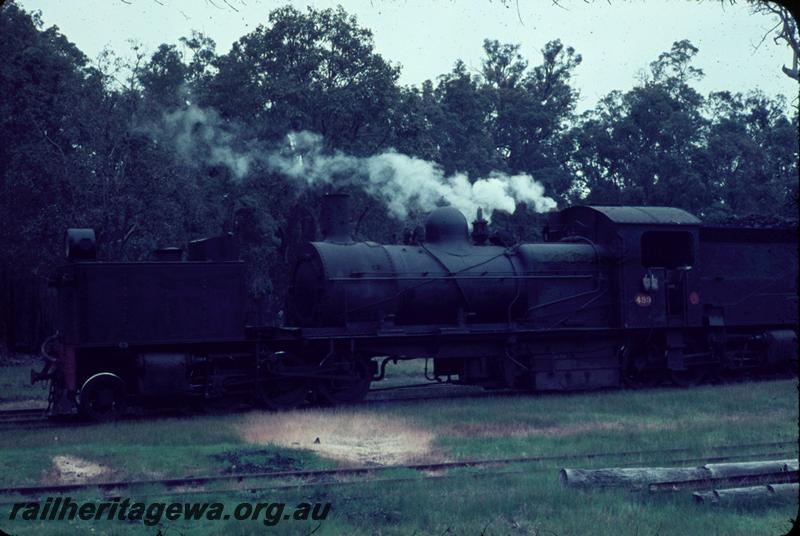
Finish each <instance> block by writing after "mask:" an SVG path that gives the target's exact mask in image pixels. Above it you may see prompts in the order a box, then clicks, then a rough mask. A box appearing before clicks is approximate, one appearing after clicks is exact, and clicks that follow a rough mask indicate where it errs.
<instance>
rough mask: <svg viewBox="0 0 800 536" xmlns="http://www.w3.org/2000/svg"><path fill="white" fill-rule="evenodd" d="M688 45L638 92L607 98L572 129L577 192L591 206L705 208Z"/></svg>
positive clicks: (700, 127) (697, 99) (663, 59)
mask: <svg viewBox="0 0 800 536" xmlns="http://www.w3.org/2000/svg"><path fill="white" fill-rule="evenodd" d="M696 53H697V48H695V47H694V46H693V45H692V44H691V43H689V42H688V41H680V42H676V43H674V44H673V46H672V48H671V50H670V51H669V52H665V53H663V54H661V55H660V56H659V57H658V59H657V60H656V61H654V62H653V63H651V65H650V73H649V75H648V76H646V77H645V79H644V80H643V81H642V84H641V85H640V86H637V87H635V88H634V89H632V90H631V91H628V92H627V93H624V94H623V93H621V92H612V93H611V94H609V95H608V96H607V97H606V98H605V99H603V100H602V101H601V103H600V104H599V106H598V108H597V109H596V110H592V111H589V112H587V113H586V114H584V116H583V118H582V122H581V125H580V126H578V127H576V129H575V130H574V139H575V147H576V152H575V158H574V161H573V169H574V171H575V174H576V176H577V177H578V180H579V183H578V184H579V188H578V189H577V191H576V193H577V194H578V195H580V196H583V195H586V200H587V201H588V202H592V203H616V204H634V205H639V204H641V205H648V204H656V205H659V204H660V205H672V206H679V207H683V208H686V209H689V210H694V211H698V210H700V209H701V208H703V207H705V206H707V205H708V203H709V202H710V198H709V191H708V185H707V184H706V183H704V182H703V180H702V175H701V174H699V173H698V171H697V170H698V166H697V163H698V159H699V158H700V155H701V154H702V151H703V143H704V138H703V133H704V129H705V128H706V126H707V121H706V119H705V118H704V117H703V115H702V105H703V102H704V100H703V98H702V96H701V95H699V94H698V93H697V92H696V91H695V90H694V89H693V88H692V87H691V85H690V82H691V81H692V80H695V79H698V78H699V77H702V75H703V73H702V71H700V70H698V69H696V68H694V67H693V66H692V65H691V61H692V58H693V57H694V55H695V54H696Z"/></svg>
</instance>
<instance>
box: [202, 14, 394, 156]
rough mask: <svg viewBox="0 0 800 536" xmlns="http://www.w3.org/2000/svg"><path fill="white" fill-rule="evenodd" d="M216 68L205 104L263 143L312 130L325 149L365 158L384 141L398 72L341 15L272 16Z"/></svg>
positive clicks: (366, 34) (364, 33) (366, 33)
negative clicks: (250, 129) (244, 124)
mask: <svg viewBox="0 0 800 536" xmlns="http://www.w3.org/2000/svg"><path fill="white" fill-rule="evenodd" d="M216 66H217V68H218V69H219V71H218V73H217V74H216V76H215V77H214V80H213V82H212V83H211V84H210V94H208V95H206V99H205V101H204V103H203V104H208V105H211V106H213V107H215V108H216V109H217V110H219V112H220V113H221V114H222V115H223V117H230V118H236V119H239V120H245V121H248V122H249V123H250V124H253V125H256V127H257V135H258V137H259V138H261V139H262V140H277V139H280V138H282V137H283V136H284V135H285V134H286V133H287V132H289V131H291V130H311V131H314V132H317V133H320V134H322V135H323V136H324V137H325V139H326V141H327V142H328V144H329V145H330V146H331V147H335V148H339V149H342V150H346V151H348V152H351V153H353V154H369V153H371V152H374V151H376V150H378V149H380V148H381V147H384V145H385V142H386V140H387V139H388V136H389V132H388V126H389V110H390V109H391V107H392V106H393V105H394V102H395V101H396V99H397V97H398V90H397V87H396V80H397V76H398V69H397V67H394V66H392V65H390V64H389V63H388V62H386V61H385V60H384V59H383V58H382V57H381V56H380V55H378V54H377V53H375V51H374V45H373V42H372V34H371V32H370V31H369V30H366V29H363V28H361V27H360V26H358V23H357V21H356V19H355V18H354V17H351V16H348V15H347V13H346V12H345V11H344V10H343V9H342V8H338V9H335V10H334V9H326V10H315V9H312V8H309V9H308V11H307V13H301V12H300V11H298V10H296V9H294V8H292V7H284V8H280V9H276V10H274V11H272V12H271V13H270V15H269V24H268V25H262V26H259V27H258V28H257V29H256V30H255V31H253V32H252V33H250V34H248V35H246V36H244V37H242V38H241V39H240V40H239V41H238V42H237V43H235V44H234V46H233V49H232V50H231V52H230V53H229V54H227V55H225V56H222V57H220V58H219V59H218V60H217V61H216Z"/></svg>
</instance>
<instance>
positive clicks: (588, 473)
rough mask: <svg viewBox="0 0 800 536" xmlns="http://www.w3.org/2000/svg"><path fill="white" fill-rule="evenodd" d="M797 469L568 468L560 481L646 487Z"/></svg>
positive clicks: (780, 463) (777, 463) (755, 465)
mask: <svg viewBox="0 0 800 536" xmlns="http://www.w3.org/2000/svg"><path fill="white" fill-rule="evenodd" d="M797 470H798V463H797V460H770V461H758V462H739V463H713V464H706V465H704V466H701V467H610V468H604V469H572V468H564V469H561V471H560V472H559V479H560V480H561V484H562V485H564V486H568V487H607V486H633V487H642V486H646V485H649V484H654V483H665V484H673V483H679V482H703V481H713V480H714V479H729V478H744V477H748V476H763V475H775V474H783V473H791V472H794V473H796V472H797ZM770 481H771V480H770ZM665 487H666V486H665Z"/></svg>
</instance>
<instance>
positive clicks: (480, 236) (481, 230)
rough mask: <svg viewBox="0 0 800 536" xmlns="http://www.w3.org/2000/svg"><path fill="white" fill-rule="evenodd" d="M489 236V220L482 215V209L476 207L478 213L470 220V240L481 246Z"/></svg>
mask: <svg viewBox="0 0 800 536" xmlns="http://www.w3.org/2000/svg"><path fill="white" fill-rule="evenodd" d="M488 238H489V222H488V221H486V219H485V218H484V217H483V209H482V208H478V215H477V217H476V218H475V221H473V222H472V241H473V242H475V244H477V245H479V246H482V245H484V244H485V243H486V240H487V239H488Z"/></svg>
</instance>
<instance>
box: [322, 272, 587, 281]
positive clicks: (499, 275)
mask: <svg viewBox="0 0 800 536" xmlns="http://www.w3.org/2000/svg"><path fill="white" fill-rule="evenodd" d="M505 273H506V272H493V273H489V274H486V275H483V274H481V275H471V274H464V275H459V273H458V272H455V273H451V274H445V275H439V276H428V275H424V274H420V275H417V276H414V275H407V276H395V275H391V274H387V276H386V277H377V276H368V277H360V276H359V277H354V276H350V277H330V278H328V280H329V281H382V280H386V279H391V280H392V281H396V280H401V281H408V280H425V281H428V280H444V279H450V280H453V279H486V278H488V277H494V278H497V279H594V278H596V277H597V276H596V275H594V274H582V275H579V274H567V275H533V274H531V275H503V274H505ZM508 273H509V274H512V273H511V272H508Z"/></svg>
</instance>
